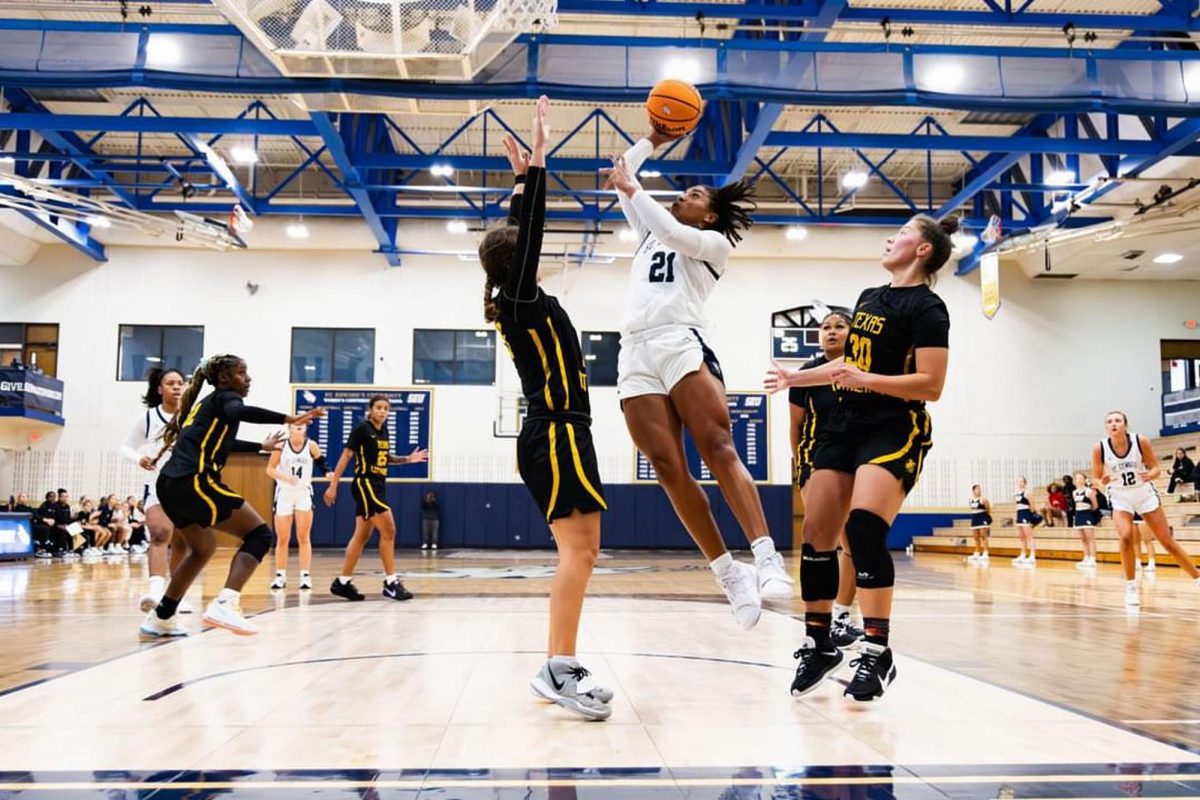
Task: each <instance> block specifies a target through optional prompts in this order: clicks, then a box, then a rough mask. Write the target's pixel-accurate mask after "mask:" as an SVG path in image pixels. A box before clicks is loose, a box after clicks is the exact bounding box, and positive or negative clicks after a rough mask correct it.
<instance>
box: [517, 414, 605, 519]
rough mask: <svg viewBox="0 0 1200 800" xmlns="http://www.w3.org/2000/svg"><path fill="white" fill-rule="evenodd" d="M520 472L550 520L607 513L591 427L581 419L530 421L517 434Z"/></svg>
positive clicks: (530, 491)
mask: <svg viewBox="0 0 1200 800" xmlns="http://www.w3.org/2000/svg"><path fill="white" fill-rule="evenodd" d="M517 471H518V472H520V473H521V480H522V481H524V482H525V487H526V488H527V489H529V493H530V494H531V495H533V500H534V502H536V503H537V505H538V508H539V509H541V511H542V515H543V516H544V517H545V518H546V521H547V522H553V521H554V520H556V519H559V518H561V517H567V516H570V515H571V512H573V511H580V512H582V513H584V514H586V513H589V512H592V511H604V510H606V509H607V508H608V504H607V503H606V502H605V501H604V487H603V486H602V485H601V483H600V470H599V468H598V467H597V465H596V450H595V448H594V447H593V446H592V429H591V428H590V427H589V426H587V425H585V424H582V423H579V422H561V421H554V420H549V419H528V420H526V421H525V424H524V425H523V426H522V427H521V435H520V436H518V437H517Z"/></svg>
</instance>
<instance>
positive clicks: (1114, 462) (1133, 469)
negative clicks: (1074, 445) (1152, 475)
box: [1100, 433, 1146, 491]
mask: <svg viewBox="0 0 1200 800" xmlns="http://www.w3.org/2000/svg"><path fill="white" fill-rule="evenodd" d="M1127 435H1128V436H1129V451H1128V452H1127V453H1125V455H1117V452H1116V451H1115V450H1114V449H1113V445H1112V439H1109V438H1105V439H1103V440H1102V441H1101V442H1100V453H1101V455H1103V456H1104V470H1105V471H1106V472H1107V473H1108V477H1109V481H1108V487H1109V489H1114V490H1117V491H1120V490H1121V489H1132V488H1134V487H1135V486H1141V485H1142V484H1143V483H1144V481H1142V479H1141V478H1140V477H1138V476H1139V475H1141V473H1143V472H1145V471H1146V464H1145V463H1144V462H1143V461H1142V442H1141V437H1140V436H1138V435H1137V434H1136V433H1130V434H1127Z"/></svg>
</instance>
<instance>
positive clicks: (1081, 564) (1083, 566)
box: [1075, 558, 1091, 569]
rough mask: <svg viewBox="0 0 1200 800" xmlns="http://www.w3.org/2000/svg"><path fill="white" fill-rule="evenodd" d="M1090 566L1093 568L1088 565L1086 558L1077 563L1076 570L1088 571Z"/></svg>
mask: <svg viewBox="0 0 1200 800" xmlns="http://www.w3.org/2000/svg"><path fill="white" fill-rule="evenodd" d="M1090 566H1091V564H1090V563H1088V560H1087V559H1086V558H1085V559H1083V560H1082V561H1076V562H1075V569H1087V568H1088V567H1090Z"/></svg>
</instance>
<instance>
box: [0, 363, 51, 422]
mask: <svg viewBox="0 0 1200 800" xmlns="http://www.w3.org/2000/svg"><path fill="white" fill-rule="evenodd" d="M0 408H24V409H27V410H29V411H40V412H42V413H43V414H53V415H55V416H56V417H61V416H62V409H63V382H62V381H60V380H56V379H55V378H51V377H50V376H48V375H43V374H42V373H40V372H31V371H29V370H26V369H16V368H5V369H0Z"/></svg>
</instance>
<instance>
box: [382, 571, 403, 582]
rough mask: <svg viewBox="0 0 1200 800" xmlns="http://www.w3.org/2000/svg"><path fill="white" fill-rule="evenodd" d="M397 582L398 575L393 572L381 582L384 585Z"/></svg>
mask: <svg viewBox="0 0 1200 800" xmlns="http://www.w3.org/2000/svg"><path fill="white" fill-rule="evenodd" d="M398 580H400V573H398V572H393V573H392V574H391V575H388V576H387V577H386V578H384V579H383V582H384V583H395V582H396V581H398Z"/></svg>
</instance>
